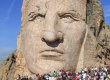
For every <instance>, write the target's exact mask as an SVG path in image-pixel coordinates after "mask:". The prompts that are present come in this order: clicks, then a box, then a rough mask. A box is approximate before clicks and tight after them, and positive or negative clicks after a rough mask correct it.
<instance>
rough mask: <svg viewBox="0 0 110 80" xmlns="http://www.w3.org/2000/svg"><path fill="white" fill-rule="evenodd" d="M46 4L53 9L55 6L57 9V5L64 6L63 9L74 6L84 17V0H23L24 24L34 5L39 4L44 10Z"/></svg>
mask: <svg viewBox="0 0 110 80" xmlns="http://www.w3.org/2000/svg"><path fill="white" fill-rule="evenodd" d="M48 4H49V6H50V8H51V7H52V8H51V9H54V8H55V7H56V9H57V8H59V6H60V8H62V9H64V8H65V10H66V8H68V7H69V8H68V9H70V8H71V9H73V8H72V7H74V8H75V9H76V10H77V11H79V12H78V13H81V14H82V16H83V17H82V18H84V19H85V18H86V0H23V6H22V23H23V24H25V23H24V22H25V21H26V18H27V15H28V13H29V12H31V11H36V8H35V7H39V6H40V7H41V9H42V10H43V11H45V10H46V9H45V8H47V7H48ZM56 5H58V6H56ZM62 5H63V6H62ZM71 5H72V6H71ZM30 7H31V8H30Z"/></svg>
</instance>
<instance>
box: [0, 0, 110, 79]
mask: <svg viewBox="0 0 110 80" xmlns="http://www.w3.org/2000/svg"><path fill="white" fill-rule="evenodd" d="M87 3H88V4H87V15H86V18H87V20H86V22H87V24H88V28H89V29H88V34H87V39H86V41H85V46H84V55H83V56H82V57H83V61H84V64H83V65H84V66H91V65H96V66H98V65H106V64H108V65H110V27H109V26H108V25H107V24H106V22H105V20H104V13H103V9H102V6H101V4H100V2H99V1H98V0H88V1H87ZM24 4H25V3H24ZM20 44H21V41H20V39H19V36H18V45H20ZM19 49H20V47H19V46H18V48H17V51H16V52H14V53H13V54H12V55H11V56H9V57H8V58H7V59H6V60H4V61H3V62H1V64H0V80H13V79H14V75H15V74H14V73H15V71H16V70H17V68H16V66H19V65H20V66H19V68H21V71H20V70H19V71H18V72H17V73H23V72H24V71H27V70H25V67H24V66H25V65H24V64H25V62H23V61H24V60H23V57H22V55H20V54H19V52H18V50H19ZM21 64H22V65H21Z"/></svg>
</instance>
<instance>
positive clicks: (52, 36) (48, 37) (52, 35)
mask: <svg viewBox="0 0 110 80" xmlns="http://www.w3.org/2000/svg"><path fill="white" fill-rule="evenodd" d="M43 39H44V40H45V41H47V42H54V41H56V40H57V33H56V32H55V31H44V34H43Z"/></svg>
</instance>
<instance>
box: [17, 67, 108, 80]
mask: <svg viewBox="0 0 110 80" xmlns="http://www.w3.org/2000/svg"><path fill="white" fill-rule="evenodd" d="M17 80H110V66H104V67H85V68H83V69H81V70H80V71H79V72H75V70H74V69H70V70H68V71H65V70H64V69H62V70H59V71H57V72H56V71H54V72H50V73H48V74H44V75H39V74H37V75H36V77H34V78H33V77H29V78H28V76H27V77H26V76H25V77H22V79H21V78H20V76H19V78H18V79H17Z"/></svg>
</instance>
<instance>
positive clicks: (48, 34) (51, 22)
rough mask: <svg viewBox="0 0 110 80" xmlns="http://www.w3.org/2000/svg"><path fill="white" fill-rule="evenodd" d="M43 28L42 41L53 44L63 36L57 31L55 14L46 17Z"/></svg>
mask: <svg viewBox="0 0 110 80" xmlns="http://www.w3.org/2000/svg"><path fill="white" fill-rule="evenodd" d="M48 14H49V13H48ZM44 27H45V28H44V31H43V37H42V38H43V40H45V41H46V42H55V41H58V40H61V39H62V37H63V34H62V33H61V32H60V31H59V29H58V19H57V16H56V15H55V14H51V13H50V15H49V16H48V15H47V16H46V20H45V25H44Z"/></svg>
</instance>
